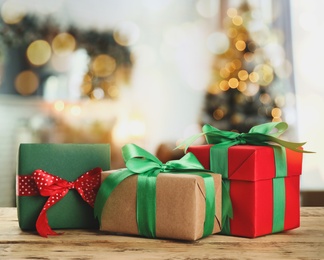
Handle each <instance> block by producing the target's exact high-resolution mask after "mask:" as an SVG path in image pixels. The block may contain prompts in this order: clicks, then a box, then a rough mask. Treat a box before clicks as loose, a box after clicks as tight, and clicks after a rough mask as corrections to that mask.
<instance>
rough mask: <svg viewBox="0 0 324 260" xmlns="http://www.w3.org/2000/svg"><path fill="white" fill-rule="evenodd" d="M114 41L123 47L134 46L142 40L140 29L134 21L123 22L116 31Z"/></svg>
mask: <svg viewBox="0 0 324 260" xmlns="http://www.w3.org/2000/svg"><path fill="white" fill-rule="evenodd" d="M113 35H114V39H115V41H116V42H118V43H119V44H120V45H122V46H131V45H134V44H135V43H136V42H137V41H138V40H139V38H140V29H139V27H138V25H137V24H136V23H134V22H132V21H123V22H121V23H119V24H118V25H117V26H116V27H115V29H114V33H113Z"/></svg>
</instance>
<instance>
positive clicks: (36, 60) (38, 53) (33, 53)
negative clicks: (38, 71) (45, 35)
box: [27, 40, 52, 66]
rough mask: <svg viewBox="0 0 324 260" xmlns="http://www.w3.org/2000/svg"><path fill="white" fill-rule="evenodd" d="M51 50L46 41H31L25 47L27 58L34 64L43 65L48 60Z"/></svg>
mask: <svg viewBox="0 0 324 260" xmlns="http://www.w3.org/2000/svg"><path fill="white" fill-rule="evenodd" d="M51 54H52V51H51V46H50V45H49V43H48V42H47V41H44V40H36V41H33V42H32V43H31V44H30V45H29V46H28V48H27V58H28V60H29V61H30V63H31V64H33V65H36V66H41V65H44V64H45V63H46V62H48V61H49V59H50V57H51Z"/></svg>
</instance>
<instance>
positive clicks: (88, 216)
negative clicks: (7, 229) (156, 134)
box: [16, 144, 110, 237]
mask: <svg viewBox="0 0 324 260" xmlns="http://www.w3.org/2000/svg"><path fill="white" fill-rule="evenodd" d="M109 169H110V145H109V144H21V145H20V146H19V151H18V168H17V185H16V189H17V190H16V194H17V211H18V221H19V226H20V228H21V229H22V230H35V229H37V231H38V232H39V234H40V235H42V236H45V237H46V236H47V235H48V234H52V235H55V234H56V233H55V232H53V231H52V230H51V228H53V229H67V228H98V222H97V220H96V219H95V218H94V213H93V203H94V199H95V196H96V194H97V191H98V189H99V185H100V175H101V171H103V170H109ZM50 227H51V228H50ZM42 230H43V231H42Z"/></svg>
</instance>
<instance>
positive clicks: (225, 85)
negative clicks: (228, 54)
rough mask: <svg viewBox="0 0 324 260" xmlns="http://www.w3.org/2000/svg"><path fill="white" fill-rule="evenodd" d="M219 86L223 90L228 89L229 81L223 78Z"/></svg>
mask: <svg viewBox="0 0 324 260" xmlns="http://www.w3.org/2000/svg"><path fill="white" fill-rule="evenodd" d="M219 88H220V89H221V90H222V91H227V90H228V89H229V85H228V81H227V80H222V81H221V82H220V83H219Z"/></svg>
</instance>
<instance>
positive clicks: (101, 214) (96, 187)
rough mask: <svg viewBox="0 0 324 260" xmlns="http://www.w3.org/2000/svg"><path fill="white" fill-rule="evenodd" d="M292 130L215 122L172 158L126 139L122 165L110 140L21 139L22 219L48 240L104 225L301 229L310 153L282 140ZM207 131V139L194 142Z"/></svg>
mask: <svg viewBox="0 0 324 260" xmlns="http://www.w3.org/2000/svg"><path fill="white" fill-rule="evenodd" d="M274 129H275V130H277V131H276V132H273V130H274ZM286 129H287V124H285V123H268V124H263V125H260V126H256V127H254V128H252V129H251V130H250V132H249V133H247V134H238V133H234V132H228V131H220V130H218V129H216V128H213V127H211V126H208V125H207V126H204V127H203V132H202V133H201V134H199V135H198V136H195V137H193V138H189V139H188V140H187V141H186V142H185V144H184V145H186V146H187V149H186V150H185V153H184V155H183V157H182V158H181V159H180V160H172V161H169V162H166V163H162V162H161V161H160V160H159V159H158V158H156V157H155V156H154V155H152V154H150V153H149V152H147V151H145V150H144V149H143V148H141V147H138V146H137V145H135V144H127V145H125V146H124V147H123V148H122V154H123V157H124V161H125V165H126V168H124V169H118V170H110V146H109V144H92V145H91V144H21V145H20V148H19V160H18V169H17V172H18V174H17V209H18V219H19V225H20V227H21V229H23V230H35V229H36V230H37V231H38V233H39V234H40V235H42V236H44V237H46V236H48V235H56V234H57V233H56V232H55V231H53V230H52V229H67V228H92V229H97V228H99V229H100V230H101V231H107V232H109V234H114V233H118V234H129V235H139V236H144V237H150V238H168V239H179V240H190V241H194V240H197V239H200V238H203V237H206V236H209V235H213V234H217V233H221V234H225V235H233V236H242V237H251V238H252V237H258V236H263V235H267V234H271V233H276V232H281V231H285V230H290V229H294V228H297V227H299V217H300V216H299V208H300V204H299V178H300V174H301V172H302V153H303V152H305V151H304V150H302V149H301V146H302V145H303V143H302V144H301V143H291V142H287V141H283V140H281V139H279V138H278V137H279V136H280V135H281V134H282V133H283V132H284V131H285V130H286ZM202 135H204V136H205V137H206V141H207V143H208V144H206V145H199V146H195V145H192V142H193V140H195V138H197V137H199V136H202ZM103 234H106V233H105V232H103Z"/></svg>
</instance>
